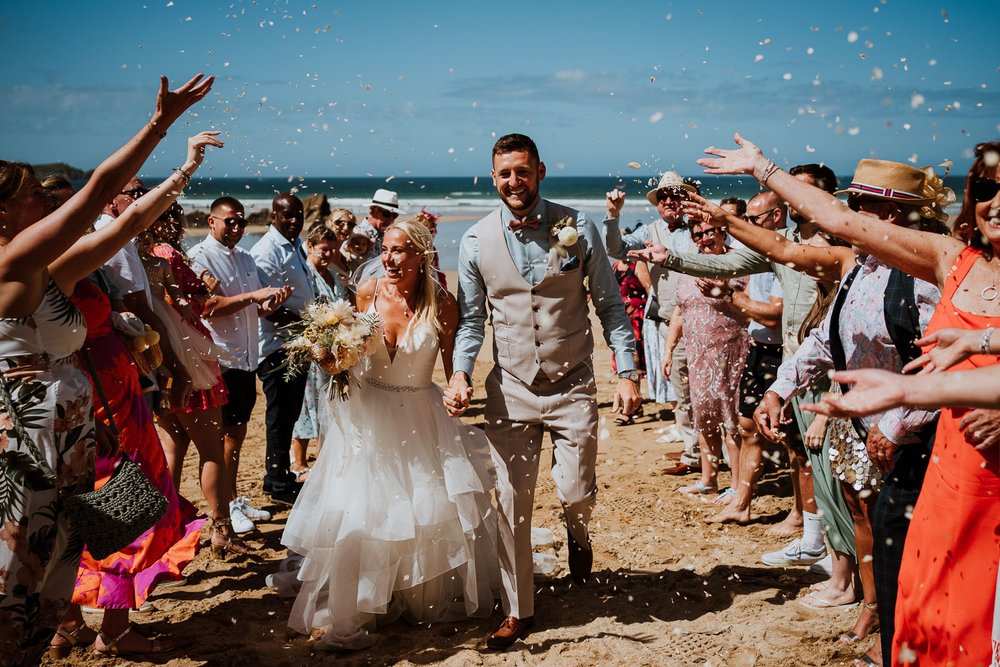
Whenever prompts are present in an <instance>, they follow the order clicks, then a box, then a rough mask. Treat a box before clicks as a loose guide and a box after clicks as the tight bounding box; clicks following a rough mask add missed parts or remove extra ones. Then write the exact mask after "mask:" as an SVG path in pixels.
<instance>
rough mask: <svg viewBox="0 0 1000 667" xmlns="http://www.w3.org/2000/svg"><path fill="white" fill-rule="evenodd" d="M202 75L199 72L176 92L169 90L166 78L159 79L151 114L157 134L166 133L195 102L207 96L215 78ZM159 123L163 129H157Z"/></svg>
mask: <svg viewBox="0 0 1000 667" xmlns="http://www.w3.org/2000/svg"><path fill="white" fill-rule="evenodd" d="M204 76H205V75H204V74H201V73H200V72H199V73H198V74H195V75H194V76H193V77H191V79H190V80H189V81H188V82H187V83H185V84H184V85H182V86H181V87H180V88H177V89H176V90H170V85H169V83H168V82H167V77H165V76H161V77H160V91H159V93H158V94H157V96H156V111H155V112H154V113H153V121H152V124H153V126H154V127H156V129H157V131H159V132H166V131H167V127H168V126H170V125H171V124H173V122H174V121H175V120H177V119H178V118H180V117H181V114H183V113H184V112H185V111H187V110H188V109H190V108H191V106H192V105H194V104H195V103H196V102H198V101H199V100H200V99H202V98H203V97H205V95H208V91H210V90H212V84H213V83H215V77H214V76H210V77H208V78H207V79H204V78H202V77H204ZM159 122H162V123H164V125H163V127H158V126H157V124H158V123H159Z"/></svg>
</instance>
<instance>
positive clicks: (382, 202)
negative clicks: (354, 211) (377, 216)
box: [369, 188, 403, 215]
mask: <svg viewBox="0 0 1000 667" xmlns="http://www.w3.org/2000/svg"><path fill="white" fill-rule="evenodd" d="M369 206H378V207H379V208H381V209H385V210H386V211H389V212H390V213H395V214H396V215H399V214H400V213H402V212H403V211H402V210H401V209H400V208H399V195H397V194H396V193H395V192H393V191H392V190H383V189H381V188H379V189H378V190H376V191H375V195H374V196H373V197H372V203H371V204H369Z"/></svg>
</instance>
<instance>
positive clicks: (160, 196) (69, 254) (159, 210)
mask: <svg viewBox="0 0 1000 667" xmlns="http://www.w3.org/2000/svg"><path fill="white" fill-rule="evenodd" d="M218 134H219V133H218V132H201V133H199V134H196V135H195V136H193V137H191V138H190V139H188V148H187V161H186V162H185V163H184V165H183V166H181V167H180V168H179V169H176V170H174V172H173V173H172V174H171V175H170V176H168V177H167V179H166V180H165V181H163V182H162V183H160V184H159V185H157V186H156V187H155V188H153V189H152V190H150V191H149V192H147V193H146V194H145V195H143V196H142V197H140V198H139V199H138V200H136V201H135V202H133V203H132V204H131V205H130V206H129V207H128V208H127V209H126V210H125V212H124V213H122V214H121V215H120V216H118V217H117V218H115V220H114V221H113V222H111V223H109V224H107V225H105V226H104V227H101V228H100V229H99V230H97V231H95V232H93V233H92V234H86V235H84V236H83V237H82V238H80V240H79V241H77V242H76V243H74V244H73V246H72V247H71V248H70V249H69V250H67V251H66V252H65V253H63V255H62V256H60V257H59V258H58V259H56V260H55V261H54V262H52V263H51V264H50V265H49V272H50V273H51V274H52V277H53V278H55V280H56V282H57V283H58V284H59V287H61V288H62V290H63V291H64V292H66V293H67V294H70V293H72V291H73V288H74V287H75V285H76V283H77V281H78V280H80V279H81V278H84V277H85V276H87V275H89V274H90V273H91V272H93V271H94V270H96V269H97V268H98V267H99V266H101V265H102V264H104V263H105V262H106V261H108V260H109V259H111V258H112V257H113V256H114V254H115V253H116V252H118V251H119V250H120V249H121V248H122V246H124V245H125V244H126V243H128V242H129V240H131V239H132V238H133V237H134V236H135V235H136V234H138V233H139V232H141V231H142V230H144V229H146V228H147V227H149V226H150V225H151V224H153V222H154V221H155V220H156V219H157V218H159V217H160V215H162V214H163V213H164V212H165V211H166V210H167V209H168V208H170V205H171V204H172V203H173V202H174V201H175V200H176V199H177V197H178V196H179V195H180V193H181V190H182V189H183V188H184V186H186V185H187V184H188V183H189V182H190V180H191V175H192V174H193V173H194V172H195V171H197V170H198V167H200V166H201V163H202V161H203V160H204V159H205V148H206V147H207V146H217V147H221V146H222V142H221V141H219V140H218V139H216V135H218Z"/></svg>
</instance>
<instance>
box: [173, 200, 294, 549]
mask: <svg viewBox="0 0 1000 667" xmlns="http://www.w3.org/2000/svg"><path fill="white" fill-rule="evenodd" d="M246 224H247V222H246V218H245V217H244V210H243V205H242V204H241V203H240V202H239V201H237V200H236V199H234V198H232V197H220V198H219V199H216V200H215V201H214V202H212V207H211V210H210V212H209V215H208V227H209V234H208V236H206V237H205V240H204V241H202V242H201V243H199V244H198V245H196V246H194V247H193V248H191V251H190V252H189V253H188V256H189V257H190V258H191V267H192V268H193V269H194V271H195V272H196V273H197V274H198V275H199V276H201V278H202V280H204V281H205V283H206V284H207V285H209V286H210V287H212V291H213V292H214V293H215V296H214V297H213V298H212V299H211V300H210V301H209V302H208V303H206V306H205V311H204V313H203V314H202V318H203V319H204V321H205V326H206V327H207V328H208V330H209V331H210V332H211V334H212V340H213V341H214V342H215V344H216V345H218V346H219V347H220V348H222V349H223V350H225V351H226V353H227V355H228V358H223V359H222V360H220V365H221V366H222V380H223V381H224V382H225V383H226V391H227V393H228V394H229V402H228V403H227V404H226V405H224V406H223V407H222V431H223V435H224V438H225V461H226V474H227V475H228V478H229V483H230V498H232V500H231V502H230V503H229V512H230V515H231V517H232V519H233V528H234V529H235V530H236V532H238V533H243V532H246V531H248V530H251V529H252V528H253V523H252V522H253V521H255V520H256V521H266V520H268V519H270V518H271V517H270V514H269V513H267V512H265V511H263V510H259V509H257V508H255V507H253V506H251V505H250V501H249V499H247V498H246V497H239V496H237V495H236V476H237V472H238V470H239V459H240V449H241V448H242V446H243V440H244V439H245V438H246V434H247V422H249V421H250V413H252V412H253V408H254V405H255V404H256V402H257V377H256V375H255V374H254V373H255V371H256V370H257V365H258V359H259V345H260V332H259V329H258V324H257V322H258V317H259V315H260V314H263V315H267V314H268V313H271V312H273V311H274V309H275V308H277V307H278V306H280V305H281V304H282V303H284V301H285V300H286V299H287V298H288V296H289V294H291V291H290V290H289V289H287V288H283V289H277V288H274V287H261V285H260V279H259V277H258V276H257V266H256V264H255V263H254V259H253V257H251V256H250V253H248V252H246V251H245V250H243V249H241V248H239V247H237V244H238V243H239V242H240V240H241V239H242V238H243V232H244V231H245V230H246Z"/></svg>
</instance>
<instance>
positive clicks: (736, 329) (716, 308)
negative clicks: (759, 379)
mask: <svg viewBox="0 0 1000 667" xmlns="http://www.w3.org/2000/svg"><path fill="white" fill-rule="evenodd" d="M746 283H747V279H746V278H737V279H736V280H731V281H729V284H730V285H732V286H733V289H738V290H741V289H743V288H744V287H745V286H746ZM677 305H678V306H680V307H681V311H682V319H681V322H682V329H683V331H684V340H685V341H687V354H688V368H690V369H691V371H690V373H689V375H688V378H689V382H690V386H691V417H692V421H693V422H694V427H695V428H696V429H697V430H699V431H710V430H714V431H718V430H720V429H723V430H725V431H727V432H729V433H735V432H736V428H737V426H738V424H739V421H738V417H737V401H738V400H739V396H740V376H741V375H742V374H743V365H744V363H746V358H747V353H748V352H749V351H750V336H749V335H748V334H747V320H746V318H745V317H737V316H736V315H733V313H732V311H731V310H730V309H729V307H728V306H727V305H726V303H725V302H724V301H723V300H722V299H712V298H709V297H707V296H705V295H704V294H702V293H701V290H699V289H698V287H697V286H696V285H695V278H693V277H691V276H681V277H680V279H679V280H678V281H677Z"/></svg>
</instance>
